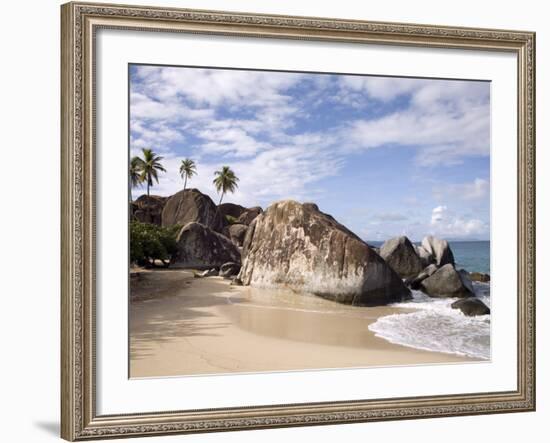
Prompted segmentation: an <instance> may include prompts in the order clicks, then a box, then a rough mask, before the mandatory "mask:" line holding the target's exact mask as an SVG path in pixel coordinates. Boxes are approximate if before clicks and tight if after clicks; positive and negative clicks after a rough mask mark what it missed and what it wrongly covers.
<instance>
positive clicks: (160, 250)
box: [130, 221, 181, 266]
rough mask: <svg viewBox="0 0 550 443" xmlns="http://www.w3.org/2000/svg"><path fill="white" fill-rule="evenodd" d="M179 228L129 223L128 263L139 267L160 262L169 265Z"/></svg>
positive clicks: (135, 222) (136, 222) (176, 226)
mask: <svg viewBox="0 0 550 443" xmlns="http://www.w3.org/2000/svg"><path fill="white" fill-rule="evenodd" d="M180 229H181V227H180V226H178V225H175V226H169V227H162V226H157V225H153V224H150V223H141V222H138V221H132V222H130V261H131V262H132V263H137V264H138V265H140V266H154V265H155V260H161V261H162V262H163V264H164V266H168V265H169V264H170V257H171V255H172V254H173V253H174V252H175V250H176V237H177V235H178V232H179V230H180Z"/></svg>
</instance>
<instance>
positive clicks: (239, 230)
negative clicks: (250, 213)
mask: <svg viewBox="0 0 550 443" xmlns="http://www.w3.org/2000/svg"><path fill="white" fill-rule="evenodd" d="M224 230H227V232H228V234H229V238H230V239H231V241H232V242H233V243H235V244H236V245H237V246H239V247H242V245H243V242H244V238H245V237H246V231H248V226H247V225H241V224H239V223H235V224H234V225H230V226H226V227H225V229H224Z"/></svg>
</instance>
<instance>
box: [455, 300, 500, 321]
mask: <svg viewBox="0 0 550 443" xmlns="http://www.w3.org/2000/svg"><path fill="white" fill-rule="evenodd" d="M451 308H453V309H460V310H461V311H462V313H463V314H464V315H467V316H468V317H473V316H475V315H488V314H490V313H491V310H490V309H489V307H488V306H487V305H486V304H485V303H483V302H482V301H481V300H480V299H479V298H476V297H468V298H463V299H462V300H457V301H455V302H454V303H453V304H452V305H451Z"/></svg>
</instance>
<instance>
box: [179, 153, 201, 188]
mask: <svg viewBox="0 0 550 443" xmlns="http://www.w3.org/2000/svg"><path fill="white" fill-rule="evenodd" d="M196 173H197V165H196V164H195V162H194V161H193V160H191V159H190V158H186V159H185V160H182V161H181V165H180V175H181V178H183V179H184V182H183V190H184V191H185V188H186V187H187V179H188V178H189V179H190V178H191V177H193V176H194V175H195V174H196Z"/></svg>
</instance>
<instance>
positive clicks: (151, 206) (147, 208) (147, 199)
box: [132, 195, 168, 225]
mask: <svg viewBox="0 0 550 443" xmlns="http://www.w3.org/2000/svg"><path fill="white" fill-rule="evenodd" d="M167 200H168V197H161V196H159V195H149V196H147V195H142V196H140V197H138V198H137V199H136V200H134V201H133V202H132V220H136V221H139V222H142V223H152V224H155V225H160V224H161V223H162V210H163V209H164V205H165V204H166V201H167Z"/></svg>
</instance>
